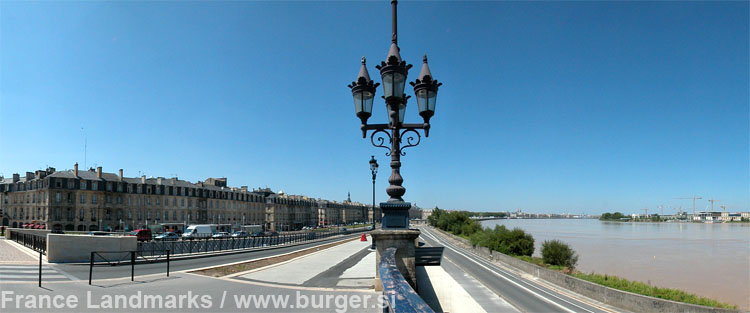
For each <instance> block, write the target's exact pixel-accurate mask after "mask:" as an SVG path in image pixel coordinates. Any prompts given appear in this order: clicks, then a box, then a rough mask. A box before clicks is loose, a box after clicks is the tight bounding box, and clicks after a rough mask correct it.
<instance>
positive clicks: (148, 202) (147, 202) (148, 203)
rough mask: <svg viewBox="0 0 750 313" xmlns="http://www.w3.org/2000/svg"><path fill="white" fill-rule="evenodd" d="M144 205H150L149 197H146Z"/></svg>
mask: <svg viewBox="0 0 750 313" xmlns="http://www.w3.org/2000/svg"><path fill="white" fill-rule="evenodd" d="M146 205H151V197H148V198H146Z"/></svg>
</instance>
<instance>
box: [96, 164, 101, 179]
mask: <svg viewBox="0 0 750 313" xmlns="http://www.w3.org/2000/svg"><path fill="white" fill-rule="evenodd" d="M96 177H97V178H102V167H101V166H97V167H96Z"/></svg>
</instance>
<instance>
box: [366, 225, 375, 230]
mask: <svg viewBox="0 0 750 313" xmlns="http://www.w3.org/2000/svg"><path fill="white" fill-rule="evenodd" d="M373 229H375V228H373V227H372V226H367V230H373Z"/></svg>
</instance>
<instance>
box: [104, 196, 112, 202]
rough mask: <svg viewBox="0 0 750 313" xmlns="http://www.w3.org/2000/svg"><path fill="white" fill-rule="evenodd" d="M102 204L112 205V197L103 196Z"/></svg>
mask: <svg viewBox="0 0 750 313" xmlns="http://www.w3.org/2000/svg"><path fill="white" fill-rule="evenodd" d="M104 202H105V203H112V196H110V195H107V196H105V197H104Z"/></svg>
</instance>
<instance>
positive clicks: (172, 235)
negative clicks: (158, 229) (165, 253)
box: [154, 232, 180, 241]
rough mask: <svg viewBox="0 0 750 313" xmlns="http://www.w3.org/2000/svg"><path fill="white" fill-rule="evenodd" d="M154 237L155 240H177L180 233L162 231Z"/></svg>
mask: <svg viewBox="0 0 750 313" xmlns="http://www.w3.org/2000/svg"><path fill="white" fill-rule="evenodd" d="M154 239H155V240H164V241H167V240H178V239H180V235H178V234H176V233H173V232H166V233H163V234H161V235H158V236H156V237H154Z"/></svg>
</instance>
